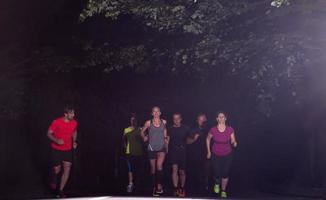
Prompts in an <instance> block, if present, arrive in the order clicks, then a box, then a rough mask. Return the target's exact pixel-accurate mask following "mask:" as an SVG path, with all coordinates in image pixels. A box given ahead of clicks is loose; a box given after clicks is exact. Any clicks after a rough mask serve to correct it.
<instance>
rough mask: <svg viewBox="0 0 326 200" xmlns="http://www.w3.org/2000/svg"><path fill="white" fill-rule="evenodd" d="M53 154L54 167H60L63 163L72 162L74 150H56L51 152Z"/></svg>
mask: <svg viewBox="0 0 326 200" xmlns="http://www.w3.org/2000/svg"><path fill="white" fill-rule="evenodd" d="M51 154H52V166H58V165H61V164H62V161H65V162H70V163H71V162H72V150H69V151H60V150H56V149H52V150H51Z"/></svg>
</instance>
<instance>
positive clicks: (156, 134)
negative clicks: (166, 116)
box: [148, 120, 165, 151]
mask: <svg viewBox="0 0 326 200" xmlns="http://www.w3.org/2000/svg"><path fill="white" fill-rule="evenodd" d="M164 129H165V124H164V123H163V121H162V120H161V124H160V126H159V127H155V126H154V123H153V122H152V120H151V121H150V126H149V129H148V137H149V142H148V150H149V151H160V150H162V149H163V148H164Z"/></svg>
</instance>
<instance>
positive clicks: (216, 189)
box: [213, 184, 220, 194]
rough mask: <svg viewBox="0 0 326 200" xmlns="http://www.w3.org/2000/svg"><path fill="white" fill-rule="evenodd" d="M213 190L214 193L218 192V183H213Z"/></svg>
mask: <svg viewBox="0 0 326 200" xmlns="http://www.w3.org/2000/svg"><path fill="white" fill-rule="evenodd" d="M213 190H214V192H215V193H216V194H218V193H220V185H219V184H215V185H214V188H213Z"/></svg>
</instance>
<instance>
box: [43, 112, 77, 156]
mask: <svg viewBox="0 0 326 200" xmlns="http://www.w3.org/2000/svg"><path fill="white" fill-rule="evenodd" d="M49 130H51V131H53V136H54V137H55V138H58V139H62V140H63V144H62V145H58V144H57V143H54V142H52V143H51V147H52V148H53V149H56V150H61V151H69V150H71V149H72V136H73V134H74V132H75V131H76V130H77V121H76V120H72V121H68V122H65V121H64V118H63V117H61V118H58V119H56V120H54V121H53V122H52V124H51V126H50V127H49Z"/></svg>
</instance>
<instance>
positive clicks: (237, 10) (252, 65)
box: [80, 0, 325, 114]
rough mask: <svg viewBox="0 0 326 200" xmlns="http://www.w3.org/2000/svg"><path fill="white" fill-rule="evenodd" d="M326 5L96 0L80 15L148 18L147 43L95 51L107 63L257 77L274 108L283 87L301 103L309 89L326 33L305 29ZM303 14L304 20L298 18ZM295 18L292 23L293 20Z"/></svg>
mask: <svg viewBox="0 0 326 200" xmlns="http://www.w3.org/2000/svg"><path fill="white" fill-rule="evenodd" d="M271 5H272V6H274V7H272V6H271ZM283 5H284V6H283ZM323 5H324V6H325V2H323V1H321V0H317V1H307V0H300V1H296V2H295V3H292V4H290V1H289V0H275V1H272V2H271V1H269V0H268V1H235V0H230V1H209V0H198V1H196V0H194V1H188V0H177V1H168V0H155V1H145V0H143V1H142V0H127V1H126V0H89V1H88V3H87V4H86V7H85V9H84V10H83V12H82V13H81V14H80V20H81V21H85V20H87V19H88V18H90V17H93V16H94V15H96V14H104V15H105V16H106V17H107V18H109V19H111V20H119V18H120V17H121V16H126V15H127V16H130V17H131V18H132V20H134V22H135V23H139V24H140V25H141V26H142V28H143V32H142V33H141V34H146V33H147V30H148V29H150V30H151V31H153V32H152V34H151V35H147V36H148V38H147V39H146V40H144V41H143V43H140V44H138V45H130V46H127V47H124V48H121V49H119V51H118V53H112V49H110V48H107V46H106V47H104V45H103V46H100V47H99V48H97V49H96V50H95V51H91V52H92V53H91V55H92V54H93V55H95V56H94V58H95V59H92V56H91V57H90V58H91V60H96V61H97V62H100V63H101V64H104V65H105V64H107V67H105V69H104V71H107V72H110V71H112V70H119V69H121V68H123V67H128V66H129V67H132V68H134V69H135V70H138V71H143V70H144V69H145V70H146V69H152V68H153V67H149V65H153V66H155V68H156V70H160V69H163V70H169V71H170V72H171V73H173V74H177V73H180V72H183V73H189V74H193V75H195V76H199V78H202V79H205V77H207V76H208V75H209V74H210V73H211V72H212V71H214V70H217V69H218V70H219V71H223V72H225V74H228V75H241V76H246V77H247V78H248V79H249V80H251V81H253V82H254V83H255V85H256V87H255V89H254V92H255V93H256V96H257V98H258V99H259V101H260V105H259V106H258V107H259V108H260V110H261V111H262V112H264V113H267V114H269V113H270V106H269V105H270V103H271V102H273V101H274V100H275V99H276V98H277V93H278V89H279V88H281V87H288V88H289V94H290V95H291V96H293V97H294V98H293V101H294V102H296V103H299V102H300V100H302V96H304V90H303V89H301V90H299V87H298V84H299V82H300V81H302V80H303V77H304V76H305V74H304V71H305V69H306V68H307V67H308V66H309V65H310V64H309V61H310V60H311V59H312V58H313V57H312V56H313V55H314V54H315V53H316V51H315V50H316V49H318V48H321V46H319V44H317V43H315V42H316V41H318V40H321V39H322V38H314V39H313V40H314V41H315V42H313V41H312V39H311V38H310V37H309V34H308V33H306V32H305V31H304V29H305V28H307V25H306V24H309V23H311V22H314V23H316V20H318V23H322V19H316V16H315V15H314V14H313V12H315V13H320V12H321V11H322V6H323ZM302 19H303V20H304V24H299V23H298V22H300V20H302ZM294 23H296V24H295V25H293V29H291V30H289V29H287V28H286V26H288V24H294ZM157 35H159V37H157ZM108 40H109V38H108ZM161 41H168V42H161ZM312 46H314V47H313V48H312ZM103 47H104V48H103ZM314 48H316V49H314ZM135 49H136V50H135ZM113 55H115V57H116V58H121V60H122V62H116V63H115V62H113V63H112V62H110V61H112V60H114V61H116V60H117V59H111V58H110V57H112V56H113ZM135 57H137V58H138V59H137V60H134V59H133V58H135ZM118 60H119V59H118ZM121 60H120V61H121ZM143 61H146V62H143ZM153 63H155V64H153ZM161 63H163V64H161ZM93 64H96V63H93Z"/></svg>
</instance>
